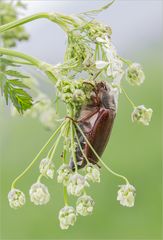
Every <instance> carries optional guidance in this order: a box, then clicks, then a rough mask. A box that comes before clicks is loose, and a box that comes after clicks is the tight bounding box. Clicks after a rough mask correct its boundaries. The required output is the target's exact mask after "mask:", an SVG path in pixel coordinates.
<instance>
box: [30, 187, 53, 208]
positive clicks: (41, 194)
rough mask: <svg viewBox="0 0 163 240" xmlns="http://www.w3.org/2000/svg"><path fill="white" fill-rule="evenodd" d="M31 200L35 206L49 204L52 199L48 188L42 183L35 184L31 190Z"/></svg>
mask: <svg viewBox="0 0 163 240" xmlns="http://www.w3.org/2000/svg"><path fill="white" fill-rule="evenodd" d="M29 195H30V200H31V202H33V203H34V204H35V205H43V204H47V203H48V202H49V199H50V194H49V191H48V188H47V187H46V186H45V185H44V184H42V183H40V182H36V183H34V184H33V185H32V186H31V188H30V190H29Z"/></svg>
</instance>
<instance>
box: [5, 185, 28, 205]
mask: <svg viewBox="0 0 163 240" xmlns="http://www.w3.org/2000/svg"><path fill="white" fill-rule="evenodd" d="M8 201H9V205H10V207H11V208H14V209H17V208H20V207H22V206H23V205H24V204H25V195H24V193H23V192H22V191H20V190H19V189H16V188H13V189H11V191H10V192H9V193H8Z"/></svg>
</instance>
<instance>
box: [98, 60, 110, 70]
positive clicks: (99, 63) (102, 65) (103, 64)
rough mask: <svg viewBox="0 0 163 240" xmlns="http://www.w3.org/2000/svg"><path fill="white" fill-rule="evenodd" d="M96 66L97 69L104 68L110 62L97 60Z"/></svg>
mask: <svg viewBox="0 0 163 240" xmlns="http://www.w3.org/2000/svg"><path fill="white" fill-rule="evenodd" d="M95 64H96V68H97V69H103V68H104V67H106V66H107V65H108V64H109V63H108V62H105V61H96V62H95Z"/></svg>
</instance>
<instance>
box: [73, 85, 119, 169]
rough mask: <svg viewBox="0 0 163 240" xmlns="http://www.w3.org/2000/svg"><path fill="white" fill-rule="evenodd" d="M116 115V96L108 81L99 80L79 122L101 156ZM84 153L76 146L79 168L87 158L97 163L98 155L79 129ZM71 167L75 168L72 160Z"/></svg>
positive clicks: (83, 108)
mask: <svg viewBox="0 0 163 240" xmlns="http://www.w3.org/2000/svg"><path fill="white" fill-rule="evenodd" d="M115 116H116V96H115V94H114V91H113V89H112V87H111V86H110V85H108V84H107V83H106V82H97V83H96V85H95V88H94V89H93V91H92V94H91V100H90V102H89V103H88V104H86V105H85V106H83V107H82V108H81V111H80V113H79V117H78V118H77V123H78V124H79V126H80V128H81V129H82V131H83V133H84V134H85V136H86V138H87V140H88V141H89V142H90V144H91V145H92V147H93V148H94V150H95V151H96V153H97V154H98V155H99V156H101V155H102V154H103V152H104V150H105V147H106V145H107V143H108V141H109V137H110V134H111V130H112V127H113V123H114V119H115ZM77 136H78V138H79V141H80V145H81V147H82V150H83V153H84V155H85V157H84V156H83V153H82V151H81V149H80V147H79V146H77V148H76V159H77V165H78V168H79V169H80V168H83V167H84V166H85V165H86V164H87V161H86V158H87V159H88V161H89V162H90V163H92V164H97V162H98V159H97V156H96V155H95V154H94V153H93V151H92V149H91V148H90V146H89V145H88V144H87V143H86V142H85V141H84V137H83V136H82V135H81V133H80V132H79V131H78V130H77ZM70 167H71V168H72V169H74V168H75V165H74V162H73V161H72V160H71V162H70Z"/></svg>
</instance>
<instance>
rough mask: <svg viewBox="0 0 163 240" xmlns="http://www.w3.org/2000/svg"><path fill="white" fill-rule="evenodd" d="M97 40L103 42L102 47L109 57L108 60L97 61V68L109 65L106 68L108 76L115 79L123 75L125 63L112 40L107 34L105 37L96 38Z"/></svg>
mask: <svg viewBox="0 0 163 240" xmlns="http://www.w3.org/2000/svg"><path fill="white" fill-rule="evenodd" d="M96 40H97V42H99V43H100V44H102V49H103V51H104V52H105V55H106V59H107V60H106V61H104V60H102V61H101V60H100V61H96V68H97V69H103V68H105V67H107V70H106V72H107V76H109V77H111V78H113V79H115V78H117V77H118V76H121V75H122V72H123V70H122V66H123V63H122V61H121V60H120V59H119V57H118V55H117V52H116V49H115V47H114V45H113V44H112V42H111V40H110V39H109V38H108V37H107V36H105V38H101V37H98V38H96Z"/></svg>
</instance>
